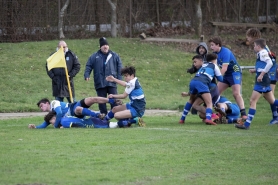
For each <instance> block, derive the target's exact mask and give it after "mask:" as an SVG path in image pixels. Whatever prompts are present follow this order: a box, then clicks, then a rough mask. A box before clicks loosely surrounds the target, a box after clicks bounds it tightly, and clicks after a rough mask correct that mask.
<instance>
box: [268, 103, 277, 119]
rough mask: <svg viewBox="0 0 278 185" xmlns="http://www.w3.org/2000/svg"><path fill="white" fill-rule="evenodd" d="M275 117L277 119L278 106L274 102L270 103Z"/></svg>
mask: <svg viewBox="0 0 278 185" xmlns="http://www.w3.org/2000/svg"><path fill="white" fill-rule="evenodd" d="M270 108H271V112H272V117H273V119H277V116H278V115H277V108H276V106H275V105H274V104H272V105H270Z"/></svg>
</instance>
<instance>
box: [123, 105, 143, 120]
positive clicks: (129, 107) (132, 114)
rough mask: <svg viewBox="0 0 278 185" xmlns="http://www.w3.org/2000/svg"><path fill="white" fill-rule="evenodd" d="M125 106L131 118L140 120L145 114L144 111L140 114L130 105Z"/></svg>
mask: <svg viewBox="0 0 278 185" xmlns="http://www.w3.org/2000/svg"><path fill="white" fill-rule="evenodd" d="M125 105H126V109H128V110H129V111H130V113H131V116H132V118H136V117H140V118H141V117H142V116H143V115H144V113H145V112H144V111H142V112H139V111H137V110H136V109H135V108H134V107H132V106H131V105H130V103H127V104H125Z"/></svg>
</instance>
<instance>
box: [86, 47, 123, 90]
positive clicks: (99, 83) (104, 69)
mask: <svg viewBox="0 0 278 185" xmlns="http://www.w3.org/2000/svg"><path fill="white" fill-rule="evenodd" d="M107 59H108V60H107V61H106V62H105V63H106V64H104V62H103V54H102V52H101V51H100V50H98V51H97V52H96V53H94V54H92V55H91V56H90V57H89V59H88V62H87V64H86V68H85V72H84V78H85V79H86V78H90V75H91V72H92V70H93V71H94V85H95V89H96V90H97V89H99V88H104V87H108V86H111V87H116V85H117V84H116V83H115V82H108V81H106V79H105V78H106V77H107V76H109V75H113V76H114V77H115V78H117V79H119V80H122V75H121V69H122V61H121V59H120V57H119V55H118V54H117V53H115V52H113V51H111V50H109V52H108V55H107ZM104 65H105V66H104Z"/></svg>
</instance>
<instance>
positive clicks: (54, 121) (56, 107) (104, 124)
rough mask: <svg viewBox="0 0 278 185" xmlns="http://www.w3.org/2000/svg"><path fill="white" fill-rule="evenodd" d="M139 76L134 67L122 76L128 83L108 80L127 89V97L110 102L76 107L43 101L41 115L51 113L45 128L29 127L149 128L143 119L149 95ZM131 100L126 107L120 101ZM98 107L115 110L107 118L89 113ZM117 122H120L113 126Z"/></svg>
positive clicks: (90, 101) (99, 100)
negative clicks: (102, 104) (109, 106)
mask: <svg viewBox="0 0 278 185" xmlns="http://www.w3.org/2000/svg"><path fill="white" fill-rule="evenodd" d="M135 72H136V70H135V68H134V67H133V66H128V67H124V68H122V69H121V75H123V76H124V79H125V81H122V80H118V79H116V78H114V77H113V76H112V75H111V76H107V77H106V80H107V81H109V82H115V83H117V84H119V85H122V86H124V87H125V91H124V92H123V94H110V95H109V96H108V98H103V97H88V98H85V99H82V100H80V101H77V102H74V103H65V102H60V101H58V100H53V101H51V102H50V101H49V100H48V99H46V98H44V99H41V100H40V101H39V102H38V103H37V105H38V107H39V108H40V109H41V111H43V112H48V114H47V115H46V116H45V117H44V122H43V123H42V124H40V125H37V126H36V125H35V124H29V125H28V127H29V128H31V129H33V128H38V129H40V128H46V127H47V126H49V125H53V126H54V128H71V127H82V128H84V127H85V128H86V127H93V128H116V127H121V128H122V127H130V126H131V125H132V124H136V125H138V126H145V123H144V122H143V120H142V118H141V117H142V116H143V115H144V112H145V105H146V101H145V95H144V92H143V89H142V87H141V85H140V83H139V81H138V79H137V77H136V76H135ZM127 96H129V99H130V102H129V103H126V104H123V103H122V101H121V100H120V99H124V98H126V97H127ZM94 103H110V105H111V107H113V108H112V110H110V112H108V114H107V115H103V114H101V113H98V112H94V111H92V110H90V109H89V107H90V106H92V105H93V104H94ZM113 118H115V119H116V120H117V122H110V120H111V119H113Z"/></svg>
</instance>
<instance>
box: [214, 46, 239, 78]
mask: <svg viewBox="0 0 278 185" xmlns="http://www.w3.org/2000/svg"><path fill="white" fill-rule="evenodd" d="M215 54H217V56H218V57H217V64H218V66H219V67H220V68H222V65H223V64H228V68H227V71H226V72H225V74H224V76H225V75H231V74H232V73H233V72H241V69H240V66H239V64H238V63H237V61H236V57H235V56H234V54H233V53H232V51H231V50H229V49H228V48H226V47H223V46H222V47H221V50H220V51H219V52H218V53H217V52H215Z"/></svg>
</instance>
